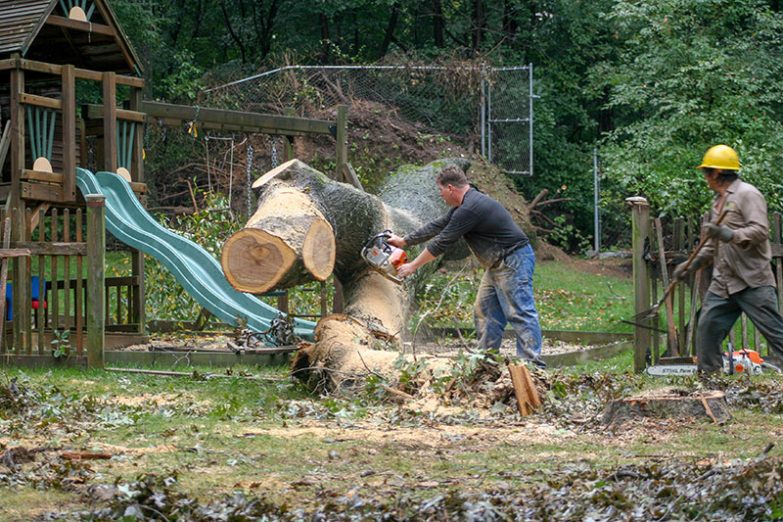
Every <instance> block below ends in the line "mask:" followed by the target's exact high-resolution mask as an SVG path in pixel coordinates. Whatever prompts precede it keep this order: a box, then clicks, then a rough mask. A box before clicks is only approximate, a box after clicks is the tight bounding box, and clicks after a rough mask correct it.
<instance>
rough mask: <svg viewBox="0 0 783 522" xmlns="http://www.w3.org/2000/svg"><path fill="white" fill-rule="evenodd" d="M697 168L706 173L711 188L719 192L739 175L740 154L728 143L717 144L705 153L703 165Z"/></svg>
mask: <svg viewBox="0 0 783 522" xmlns="http://www.w3.org/2000/svg"><path fill="white" fill-rule="evenodd" d="M696 168H697V169H700V170H701V172H702V174H704V179H705V180H706V181H707V185H708V186H709V187H710V189H712V190H714V191H716V192H718V191H720V189H721V188H724V187H727V186H729V185H730V184H731V183H733V182H734V180H735V179H737V178H738V177H739V169H740V161H739V155H737V151H735V150H734V149H732V148H731V147H729V146H728V145H715V146H714V147H710V148H709V149H708V150H707V152H706V153H704V158H703V159H702V160H701V165H699V166H698V167H696Z"/></svg>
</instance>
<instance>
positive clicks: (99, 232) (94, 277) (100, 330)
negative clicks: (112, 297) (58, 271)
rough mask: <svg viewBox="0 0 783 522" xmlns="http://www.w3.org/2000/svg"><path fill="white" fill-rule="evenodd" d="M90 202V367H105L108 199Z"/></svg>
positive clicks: (96, 198)
mask: <svg viewBox="0 0 783 522" xmlns="http://www.w3.org/2000/svg"><path fill="white" fill-rule="evenodd" d="M84 199H85V200H86V201H87V303H88V307H87V366H88V367H89V368H102V367H103V347H104V336H105V330H106V319H105V318H106V314H105V313H104V311H105V308H106V301H105V295H104V292H103V289H104V285H105V284H106V283H105V274H104V257H105V255H106V207H105V206H104V204H105V199H106V198H105V196H103V195H98V194H90V195H87V196H85V198H84Z"/></svg>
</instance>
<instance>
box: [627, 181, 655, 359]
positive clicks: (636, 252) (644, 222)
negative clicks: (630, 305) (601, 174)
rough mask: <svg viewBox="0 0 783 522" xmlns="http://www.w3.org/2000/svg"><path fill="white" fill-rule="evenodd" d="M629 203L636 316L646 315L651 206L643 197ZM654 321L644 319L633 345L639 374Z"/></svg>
mask: <svg viewBox="0 0 783 522" xmlns="http://www.w3.org/2000/svg"><path fill="white" fill-rule="evenodd" d="M625 201H626V203H628V204H629V205H630V206H631V212H632V214H631V228H632V245H633V285H634V311H635V313H636V316H637V317H638V316H640V315H642V314H643V313H644V312H645V311H646V310H649V309H650V306H651V305H650V275H649V273H648V270H647V262H646V261H645V260H644V242H645V241H646V240H648V238H649V228H650V204H649V203H648V202H647V200H646V199H645V198H643V197H639V196H636V197H630V198H626V200H625ZM650 325H651V321H650V320H649V319H644V320H641V321H639V324H638V325H637V326H636V327H635V328H634V333H633V343H634V355H633V369H634V371H635V372H637V373H639V372H642V371H644V369H645V366H646V356H647V350H648V349H649V348H650V330H649V329H648V328H645V326H650Z"/></svg>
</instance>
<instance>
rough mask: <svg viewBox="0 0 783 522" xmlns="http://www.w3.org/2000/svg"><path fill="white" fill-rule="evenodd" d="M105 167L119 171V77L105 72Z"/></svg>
mask: <svg viewBox="0 0 783 522" xmlns="http://www.w3.org/2000/svg"><path fill="white" fill-rule="evenodd" d="M103 168H104V169H106V170H108V171H109V172H117V77H116V75H115V73H113V72H105V73H103Z"/></svg>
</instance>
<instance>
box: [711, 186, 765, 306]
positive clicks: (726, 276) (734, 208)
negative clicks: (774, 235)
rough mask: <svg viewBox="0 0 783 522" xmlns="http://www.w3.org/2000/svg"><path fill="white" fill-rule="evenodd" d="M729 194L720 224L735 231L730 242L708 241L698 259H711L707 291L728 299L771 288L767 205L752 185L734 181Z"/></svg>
mask: <svg viewBox="0 0 783 522" xmlns="http://www.w3.org/2000/svg"><path fill="white" fill-rule="evenodd" d="M726 191H727V192H728V194H727V196H726V202H725V203H724V206H723V211H724V212H726V217H725V218H724V219H723V224H724V225H726V226H727V227H729V228H730V229H732V230H733V231H734V237H733V238H732V239H731V241H730V242H728V243H724V242H719V241H718V239H717V238H714V239H711V240H710V241H709V242H707V244H706V245H705V246H704V249H703V250H702V252H700V253H699V257H701V258H705V259H707V260H709V259H712V261H713V264H714V268H713V271H712V282H711V283H710V287H709V291H710V292H712V293H714V294H717V295H719V296H721V297H723V298H724V299H727V298H728V297H729V296H730V295H731V294H735V293H737V292H739V291H741V290H744V289H745V288H758V287H760V286H774V284H775V277H774V276H773V274H772V268H771V266H770V259H771V258H772V250H771V247H770V244H769V218H768V217H767V202H766V201H765V200H764V196H763V195H762V194H761V192H759V191H758V189H756V187H754V186H753V185H751V184H749V183H745V182H744V181H742V180H739V179H738V180H736V181H734V182H733V183H732V184H731V185H729V187H728V188H727V189H726ZM719 201H720V196H716V198H715V200H714V202H713V207H712V213H711V215H710V221H712V222H715V220H716V219H718V211H717V209H718V205H719Z"/></svg>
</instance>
